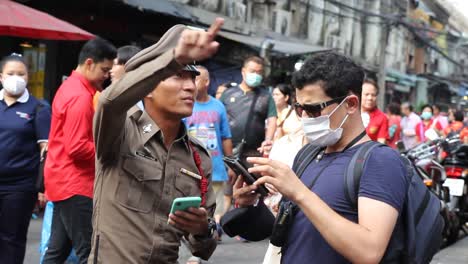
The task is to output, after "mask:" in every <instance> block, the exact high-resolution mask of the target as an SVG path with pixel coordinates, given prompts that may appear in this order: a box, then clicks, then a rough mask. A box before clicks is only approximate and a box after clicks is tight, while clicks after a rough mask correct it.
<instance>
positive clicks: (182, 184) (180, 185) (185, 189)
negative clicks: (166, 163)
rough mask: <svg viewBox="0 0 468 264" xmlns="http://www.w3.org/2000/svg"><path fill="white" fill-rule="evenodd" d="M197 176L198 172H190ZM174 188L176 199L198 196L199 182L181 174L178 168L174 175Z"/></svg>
mask: <svg viewBox="0 0 468 264" xmlns="http://www.w3.org/2000/svg"><path fill="white" fill-rule="evenodd" d="M192 172H193V173H195V174H199V172H198V171H192ZM176 175H177V177H176V180H175V187H176V189H177V196H178V197H185V196H200V193H201V192H200V180H199V179H196V178H194V177H192V176H189V175H187V174H185V173H182V172H181V170H180V168H179V170H178V171H177V173H176Z"/></svg>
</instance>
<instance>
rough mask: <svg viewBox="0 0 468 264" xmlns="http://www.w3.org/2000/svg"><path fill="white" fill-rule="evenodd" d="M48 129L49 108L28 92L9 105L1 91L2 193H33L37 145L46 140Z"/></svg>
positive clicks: (0, 187) (0, 172) (0, 180)
mask: <svg viewBox="0 0 468 264" xmlns="http://www.w3.org/2000/svg"><path fill="white" fill-rule="evenodd" d="M39 104H41V106H40V107H38V105H39ZM49 130H50V107H49V106H47V105H45V104H43V103H40V102H39V100H38V99H36V98H34V97H33V96H31V95H29V93H28V92H27V91H26V92H25V93H24V94H23V95H22V96H21V97H20V98H18V100H17V101H16V102H15V103H13V104H12V105H10V106H8V105H7V104H6V103H5V100H4V99H3V90H1V91H0V150H1V151H0V191H29V190H34V183H35V180H36V177H37V173H38V170H39V158H40V157H39V156H40V150H39V144H38V143H40V142H45V141H47V139H48V137H49Z"/></svg>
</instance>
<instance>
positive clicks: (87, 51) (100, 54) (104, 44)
mask: <svg viewBox="0 0 468 264" xmlns="http://www.w3.org/2000/svg"><path fill="white" fill-rule="evenodd" d="M116 56H117V50H116V48H115V47H114V45H112V44H111V43H110V42H109V41H107V40H105V39H103V38H99V37H97V38H95V39H92V40H89V41H88V42H86V44H84V46H83V48H81V51H80V55H79V56H78V64H79V65H81V64H83V63H84V62H85V61H86V59H92V60H93V62H94V63H99V62H102V61H104V60H106V59H107V60H113V59H115V57H116Z"/></svg>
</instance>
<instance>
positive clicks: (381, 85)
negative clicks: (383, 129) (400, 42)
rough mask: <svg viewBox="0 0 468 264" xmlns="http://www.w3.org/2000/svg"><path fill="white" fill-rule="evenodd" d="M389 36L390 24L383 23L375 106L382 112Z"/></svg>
mask: <svg viewBox="0 0 468 264" xmlns="http://www.w3.org/2000/svg"><path fill="white" fill-rule="evenodd" d="M389 35H390V24H388V23H385V24H384V25H383V26H382V32H381V35H380V44H381V45H380V55H379V73H378V86H379V96H378V98H377V104H378V107H379V109H380V110H382V111H384V109H385V108H384V107H385V90H386V89H385V78H386V76H387V68H386V67H385V63H386V55H387V54H386V51H387V45H388V38H389Z"/></svg>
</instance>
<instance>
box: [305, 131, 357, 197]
mask: <svg viewBox="0 0 468 264" xmlns="http://www.w3.org/2000/svg"><path fill="white" fill-rule="evenodd" d="M364 136H366V131H365V130H364V131H362V132H361V134H359V135H358V136H357V137H355V138H354V139H353V140H351V142H349V143H348V145H346V147H345V148H344V149H343V150H342V151H341V153H343V152H345V151H346V150H348V149H349V148H350V147H352V146H354V144H356V143H357V142H358V141H359V140H361V139H362V138H363V137H364ZM324 151H325V148H323V149H322V150H321V151H320V153H319V154H318V155H317V158H319V160H320V159H321V158H322V156H323V154H324ZM336 158H338V155H336V156H335V157H333V159H332V160H330V162H328V163H327V165H325V166H323V167H322V169H321V170H320V172H319V173H318V174H317V176H315V178H314V179H313V180H312V182H311V183H310V185H309V186H308V188H309V190H310V189H312V187H313V186H314V184H315V182H317V180H318V178H320V176H321V175H322V173H323V171H324V170H325V169H326V168H327V167H328V166H329V165H330V164H331V163H332V162H333V161H335V159H336ZM301 176H302V175H301Z"/></svg>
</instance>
